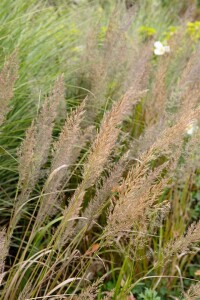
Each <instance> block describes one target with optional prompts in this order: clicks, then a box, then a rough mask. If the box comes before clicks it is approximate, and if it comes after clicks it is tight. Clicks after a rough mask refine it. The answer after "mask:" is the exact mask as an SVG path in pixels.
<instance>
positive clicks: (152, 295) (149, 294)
mask: <svg viewBox="0 0 200 300" xmlns="http://www.w3.org/2000/svg"><path fill="white" fill-rule="evenodd" d="M139 297H140V299H143V300H161V298H160V297H159V296H158V293H157V292H156V291H154V290H151V289H145V292H144V293H141V294H140V295H139Z"/></svg>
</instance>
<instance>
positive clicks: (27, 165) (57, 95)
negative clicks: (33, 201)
mask: <svg viewBox="0 0 200 300" xmlns="http://www.w3.org/2000/svg"><path fill="white" fill-rule="evenodd" d="M63 98H64V78H63V76H61V77H59V78H58V79H57V80H56V82H55V85H54V88H53V90H52V91H51V93H50V95H49V96H48V97H46V98H45V101H44V104H43V106H42V108H41V111H40V113H39V115H38V117H37V119H36V120H34V121H33V122H32V124H31V127H30V128H29V129H28V130H27V132H26V137H25V139H24V141H23V143H22V145H21V147H20V149H19V188H20V190H21V194H20V195H19V197H18V199H17V205H21V204H22V203H25V201H26V200H27V198H28V197H29V195H30V193H31V191H32V190H33V188H34V186H35V184H36V182H37V180H38V179H39V177H40V171H41V168H42V166H43V165H44V164H45V162H46V161H47V158H48V154H49V148H50V145H51V140H52V130H53V127H54V122H55V119H56V116H57V113H58V107H59V103H60V101H63Z"/></svg>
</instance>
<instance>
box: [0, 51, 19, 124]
mask: <svg viewBox="0 0 200 300" xmlns="http://www.w3.org/2000/svg"><path fill="white" fill-rule="evenodd" d="M17 75H18V61H17V53H16V52H13V54H12V55H10V57H9V58H8V60H7V62H6V63H5V65H4V67H3V69H2V71H1V73H0V125H2V123H3V122H4V119H5V116H6V115H7V113H8V112H9V111H10V108H9V101H10V100H11V99H12V97H13V89H14V84H15V81H16V79H17Z"/></svg>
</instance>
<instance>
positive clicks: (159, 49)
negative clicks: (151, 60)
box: [154, 41, 170, 55]
mask: <svg viewBox="0 0 200 300" xmlns="http://www.w3.org/2000/svg"><path fill="white" fill-rule="evenodd" d="M154 48H155V49H154V54H155V55H163V54H165V53H169V52H170V47H169V46H164V45H163V44H162V43H161V42H159V41H157V42H155V43H154Z"/></svg>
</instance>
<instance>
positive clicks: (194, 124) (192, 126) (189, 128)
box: [186, 120, 199, 135]
mask: <svg viewBox="0 0 200 300" xmlns="http://www.w3.org/2000/svg"><path fill="white" fill-rule="evenodd" d="M198 128H199V127H198V125H197V120H193V121H191V122H190V123H189V124H188V126H187V128H186V132H187V134H188V135H193V134H194V133H195V132H196V131H197V130H198Z"/></svg>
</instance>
